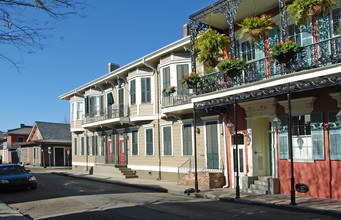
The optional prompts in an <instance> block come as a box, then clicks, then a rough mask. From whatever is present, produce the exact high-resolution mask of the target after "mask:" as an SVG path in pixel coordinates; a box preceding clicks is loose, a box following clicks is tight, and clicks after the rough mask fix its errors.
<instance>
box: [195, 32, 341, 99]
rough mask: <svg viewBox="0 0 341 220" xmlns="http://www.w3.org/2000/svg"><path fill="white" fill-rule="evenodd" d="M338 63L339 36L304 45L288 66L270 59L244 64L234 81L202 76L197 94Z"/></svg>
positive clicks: (340, 53) (340, 55) (216, 75)
mask: <svg viewBox="0 0 341 220" xmlns="http://www.w3.org/2000/svg"><path fill="white" fill-rule="evenodd" d="M340 62H341V37H340V36H339V37H334V38H331V39H328V40H324V41H320V42H318V43H314V44H310V45H307V46H303V49H302V51H301V52H300V53H298V54H297V55H296V56H295V57H294V58H293V60H292V61H290V62H289V63H287V64H279V63H278V62H274V60H271V58H270V57H265V58H263V59H258V60H253V61H250V62H247V63H246V65H247V70H245V71H244V72H243V73H242V74H241V75H240V76H237V77H234V78H232V79H231V78H228V77H225V76H224V74H222V73H220V72H215V73H212V74H208V75H205V76H202V77H201V88H200V89H198V90H199V91H198V93H208V92H214V91H219V90H225V89H229V88H231V87H238V86H240V85H244V84H248V83H252V82H257V81H263V80H267V79H270V78H273V77H277V76H281V75H285V74H290V73H294V72H300V71H303V70H309V69H314V68H318V67H323V66H329V65H333V64H336V63H340Z"/></svg>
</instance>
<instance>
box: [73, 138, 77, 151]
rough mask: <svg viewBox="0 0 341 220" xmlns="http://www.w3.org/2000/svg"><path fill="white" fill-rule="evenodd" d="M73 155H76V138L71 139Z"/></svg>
mask: <svg viewBox="0 0 341 220" xmlns="http://www.w3.org/2000/svg"><path fill="white" fill-rule="evenodd" d="M73 149H74V155H77V138H74V139H73Z"/></svg>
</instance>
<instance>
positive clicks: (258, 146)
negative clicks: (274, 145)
mask: <svg viewBox="0 0 341 220" xmlns="http://www.w3.org/2000/svg"><path fill="white" fill-rule="evenodd" d="M270 122H271V120H270V118H253V119H252V152H253V155H252V156H253V175H254V176H269V175H270V167H271V166H269V164H270V163H271V162H270V147H271V146H269V145H270V140H269V133H270V130H269V129H270Z"/></svg>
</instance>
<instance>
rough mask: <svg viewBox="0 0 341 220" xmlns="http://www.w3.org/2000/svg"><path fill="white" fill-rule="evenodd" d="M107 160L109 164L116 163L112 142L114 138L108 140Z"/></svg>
mask: <svg viewBox="0 0 341 220" xmlns="http://www.w3.org/2000/svg"><path fill="white" fill-rule="evenodd" d="M107 162H108V164H113V163H114V160H113V144H112V140H111V139H109V140H108V148H107Z"/></svg>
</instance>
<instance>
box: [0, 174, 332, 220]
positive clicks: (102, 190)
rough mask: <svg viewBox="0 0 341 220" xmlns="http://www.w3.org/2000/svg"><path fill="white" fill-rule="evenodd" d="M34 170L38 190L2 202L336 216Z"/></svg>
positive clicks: (146, 213) (134, 211)
mask: <svg viewBox="0 0 341 220" xmlns="http://www.w3.org/2000/svg"><path fill="white" fill-rule="evenodd" d="M32 173H33V174H34V175H35V176H36V177H37V179H38V188H37V189H36V190H21V191H18V192H4V193H1V194H0V201H2V202H4V203H6V204H7V205H8V206H10V207H11V208H13V209H17V210H18V211H20V212H21V213H23V214H24V215H25V216H28V217H30V218H33V219H101V220H102V219H163V220H166V219H274V218H276V219H289V218H290V219H334V218H332V217H329V216H323V215H317V214H309V213H302V212H292V211H286V210H280V209H272V208H266V207H261V206H249V205H243V204H236V203H228V202H221V201H212V200H208V199H202V198H194V197H191V196H180V195H171V194H167V193H157V192H152V191H149V190H144V189H138V188H133V187H125V186H119V185H115V184H109V183H102V182H96V181H91V180H84V179H77V178H73V177H68V176H60V175H53V174H50V173H43V172H35V171H33V172H32ZM335 219H336V218H335Z"/></svg>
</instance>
